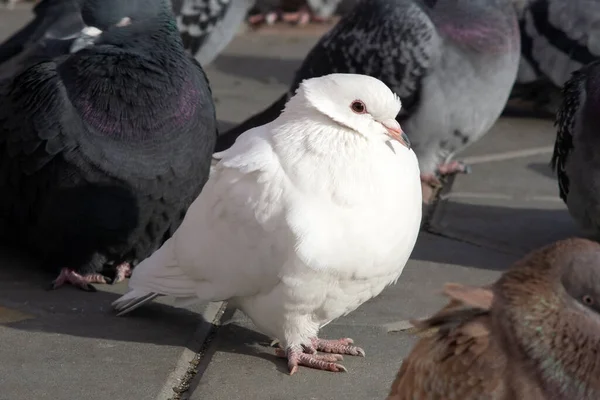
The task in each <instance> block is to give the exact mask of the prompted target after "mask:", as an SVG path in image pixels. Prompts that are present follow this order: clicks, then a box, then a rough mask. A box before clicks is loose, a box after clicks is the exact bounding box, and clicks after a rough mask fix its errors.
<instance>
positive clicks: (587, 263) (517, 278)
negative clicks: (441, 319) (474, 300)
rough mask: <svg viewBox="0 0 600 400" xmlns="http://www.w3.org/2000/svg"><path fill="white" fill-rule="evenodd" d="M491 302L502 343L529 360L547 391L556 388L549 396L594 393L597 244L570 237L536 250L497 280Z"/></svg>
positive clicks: (597, 387)
mask: <svg viewBox="0 0 600 400" xmlns="http://www.w3.org/2000/svg"><path fill="white" fill-rule="evenodd" d="M494 307H495V310H496V316H495V321H496V323H497V324H498V326H499V327H501V330H502V332H504V334H505V335H506V339H507V340H506V344H507V345H508V346H510V347H511V348H513V349H514V350H515V354H522V355H524V356H525V357H526V358H527V359H528V360H530V361H531V362H532V364H533V366H535V369H536V371H537V374H538V376H539V379H540V380H541V383H542V386H543V387H544V390H545V391H546V392H548V393H560V395H557V396H553V397H552V398H556V399H561V400H562V399H574V398H579V399H583V398H585V399H591V398H598V393H599V392H600V381H597V380H596V377H597V376H599V375H600V359H598V357H597V351H598V348H599V347H600V314H599V313H600V244H598V243H596V242H593V241H590V240H587V239H580V238H573V239H567V240H562V241H559V242H556V243H554V244H551V245H549V246H546V247H544V248H542V249H539V250H536V251H535V252H533V253H531V254H530V255H529V256H527V257H525V258H524V259H523V260H521V261H520V262H518V263H517V264H515V265H514V266H513V268H511V269H510V270H509V271H508V272H506V273H505V274H504V275H503V276H502V277H501V278H500V280H499V281H498V282H497V283H496V285H495V288H494ZM582 393H583V395H582ZM592 394H593V396H592Z"/></svg>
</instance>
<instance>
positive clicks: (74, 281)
mask: <svg viewBox="0 0 600 400" xmlns="http://www.w3.org/2000/svg"><path fill="white" fill-rule="evenodd" d="M106 279H107V278H105V277H104V276H102V275H100V274H89V275H86V276H83V275H80V274H78V273H77V272H75V271H73V270H72V269H70V268H63V269H61V270H60V274H59V275H58V277H57V278H56V279H55V280H53V281H52V284H51V287H50V288H51V289H53V290H54V289H58V288H60V287H61V286H63V285H64V284H65V283H70V284H71V285H73V286H75V287H78V288H79V289H81V290H85V291H86V292H95V291H96V288H95V287H93V286H92V285H91V284H92V283H107V282H106Z"/></svg>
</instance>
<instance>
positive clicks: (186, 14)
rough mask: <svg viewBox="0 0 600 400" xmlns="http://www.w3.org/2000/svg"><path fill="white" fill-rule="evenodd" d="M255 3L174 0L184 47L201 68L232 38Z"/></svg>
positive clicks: (246, 0)
mask: <svg viewBox="0 0 600 400" xmlns="http://www.w3.org/2000/svg"><path fill="white" fill-rule="evenodd" d="M255 2H256V1H255V0H234V1H232V0H172V1H171V4H172V8H173V13H174V14H175V15H176V17H177V26H178V28H179V31H180V32H181V39H182V40H183V45H184V47H185V48H186V50H188V51H189V52H190V53H191V54H192V55H193V56H194V57H195V58H196V59H197V60H198V61H199V62H200V64H202V65H207V64H209V63H211V62H212V61H213V60H214V59H215V58H216V57H217V56H218V55H219V53H220V52H221V51H222V50H223V49H224V48H225V47H226V46H227V44H229V42H230V41H231V40H232V39H233V37H234V35H235V33H236V32H237V31H238V29H239V26H240V24H241V23H242V22H243V20H244V18H245V17H246V15H247V14H248V11H249V10H250V8H251V7H252V6H253V5H254V3H255Z"/></svg>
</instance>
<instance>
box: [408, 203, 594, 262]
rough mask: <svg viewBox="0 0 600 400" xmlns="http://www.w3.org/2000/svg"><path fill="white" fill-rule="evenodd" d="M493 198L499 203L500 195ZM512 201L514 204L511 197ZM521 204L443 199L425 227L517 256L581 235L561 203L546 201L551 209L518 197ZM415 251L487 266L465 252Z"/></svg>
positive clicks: (429, 257) (419, 254)
mask: <svg viewBox="0 0 600 400" xmlns="http://www.w3.org/2000/svg"><path fill="white" fill-rule="evenodd" d="M469 201H473V200H469ZM494 201H495V202H497V203H502V199H498V200H494ZM473 202H474V201H473ZM511 202H512V203H513V204H514V201H512V200H511ZM520 204H523V205H528V204H531V206H529V207H518V206H514V207H505V206H501V205H493V206H492V205H479V204H471V203H467V202H465V200H462V199H450V200H446V201H442V202H441V203H440V204H438V206H437V209H436V210H435V211H434V213H433V216H432V218H431V220H430V228H429V229H428V230H429V231H431V232H433V233H435V234H440V235H442V236H446V237H450V238H453V239H456V240H460V241H464V242H467V243H471V244H474V245H477V246H482V247H484V248H488V249H496V250H500V251H503V252H507V253H510V254H515V255H518V256H520V255H523V254H525V253H527V252H529V251H531V250H533V249H536V248H538V247H541V246H545V245H547V244H550V243H552V242H555V241H557V240H560V239H565V238H568V237H573V236H579V237H583V236H584V234H583V233H582V232H581V230H580V229H579V228H578V227H577V226H576V224H575V222H574V221H573V220H572V218H571V216H570V215H569V212H568V211H567V210H566V208H564V206H562V204H561V203H556V206H558V207H560V208H557V207H556V206H555V205H554V204H553V203H546V204H551V205H552V206H555V208H553V209H548V208H547V209H541V208H532V207H539V206H540V203H539V202H531V203H530V202H529V201H527V200H524V201H521V202H520ZM415 254H416V256H417V257H421V258H422V259H425V260H430V261H436V262H448V263H456V264H461V265H465V266H472V267H475V268H486V267H483V266H481V265H477V264H474V263H473V262H472V261H470V260H471V257H470V255H469V254H468V253H461V252H454V253H446V252H438V251H431V250H429V251H427V249H423V250H422V251H416V252H415Z"/></svg>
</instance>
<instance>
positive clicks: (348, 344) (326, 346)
mask: <svg viewBox="0 0 600 400" xmlns="http://www.w3.org/2000/svg"><path fill="white" fill-rule="evenodd" d="M353 343H354V340H352V339H350V338H344V339H338V340H325V339H313V340H312V345H313V346H314V348H315V349H316V350H318V351H322V352H323V353H334V354H348V355H351V356H360V357H364V356H365V351H364V350H363V349H361V348H360V347H356V346H352V344H353Z"/></svg>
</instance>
